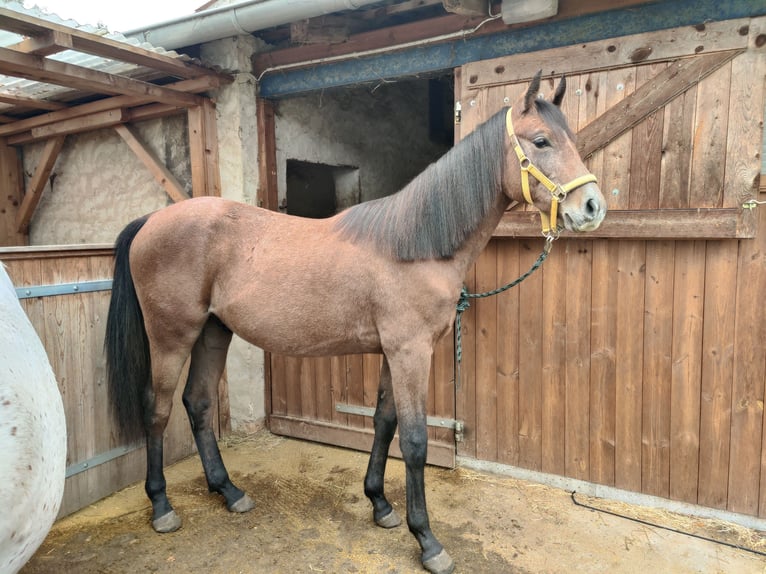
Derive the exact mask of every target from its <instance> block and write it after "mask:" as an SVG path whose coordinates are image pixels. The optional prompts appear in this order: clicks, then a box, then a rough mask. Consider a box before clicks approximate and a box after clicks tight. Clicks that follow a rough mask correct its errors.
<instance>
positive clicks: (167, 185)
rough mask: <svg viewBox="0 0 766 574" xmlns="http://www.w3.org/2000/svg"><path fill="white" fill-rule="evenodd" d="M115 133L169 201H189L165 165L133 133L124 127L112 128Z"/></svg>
mask: <svg viewBox="0 0 766 574" xmlns="http://www.w3.org/2000/svg"><path fill="white" fill-rule="evenodd" d="M114 129H115V131H116V132H117V133H118V134H119V135H120V137H121V138H122V139H123V140H124V141H125V143H126V144H128V147H129V148H130V149H131V150H133V153H134V154H136V157H138V159H140V160H141V162H142V163H143V164H144V165H145V166H146V168H147V169H148V170H149V171H150V172H151V174H152V175H153V176H154V179H156V180H157V182H158V183H159V184H160V185H161V186H162V187H163V188H164V189H165V192H166V193H167V194H168V195H169V196H170V199H172V200H173V201H175V202H176V203H178V202H179V201H183V200H184V199H189V196H188V195H186V192H185V191H184V189H183V186H182V185H181V184H180V183H179V181H178V180H177V179H176V177H175V176H174V175H173V174H172V173H171V172H170V170H169V169H168V168H167V167H165V165H164V164H163V163H162V162H161V161H160V160H159V158H158V157H157V156H156V155H155V154H154V152H152V150H150V149H149V148H147V147H146V146H145V145H144V144H143V143H142V142H141V141H140V140H139V138H138V136H136V134H135V132H134V131H133V130H132V129H131V128H130V127H128V126H126V125H118V126H114Z"/></svg>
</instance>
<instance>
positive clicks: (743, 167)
mask: <svg viewBox="0 0 766 574" xmlns="http://www.w3.org/2000/svg"><path fill="white" fill-rule="evenodd" d="M757 22H758V24H757V25H756V23H754V24H753V25H752V26H751V32H750V33H751V46H754V45H755V42H757V40H756V39H757V38H758V36H759V35H760V37H761V39H762V38H763V33H764V27H766V26H764V24H766V22H764V21H763V20H758V21H757ZM764 57H765V55H764V53H763V50H755V49H751V50H750V51H748V52H747V53H746V54H743V55H742V56H740V57H739V58H737V59H736V60H734V61H733V62H732V75H731V80H732V85H731V93H730V107H729V125H730V126H731V128H730V132H734V133H732V134H730V135H729V137H728V139H727V150H726V179H725V184H724V185H725V189H726V190H727V192H726V198H727V199H728V198H729V197H731V198H732V199H735V200H736V201H738V202H741V201H744V200H746V199H749V198H751V197H758V195H757V193H758V190H757V185H756V181H757V179H758V174H759V173H760V165H758V164H759V163H760V162H759V161H758V159H757V158H759V153H760V151H759V149H758V144H759V141H760V137H759V136H760V135H761V134H760V133H759V132H760V131H761V130H760V129H759V123H760V124H762V123H763V119H762V116H761V115H760V114H761V113H763V101H764V90H766V86H764V82H762V81H761V82H753V81H752V77H753V76H754V75H755V74H757V72H756V70H763V69H764ZM735 130H736V131H735ZM761 179H762V180H763V179H766V178H763V177H761ZM754 188H755V189H754ZM760 199H761V200H766V196H763V195H762V196H761V197H760ZM763 207H764V206H761V208H759V209H758V210H757V215H756V216H757V218H758V223H757V229H758V233H757V238H756V239H755V240H753V241H740V242H739V253H738V263H737V281H736V283H737V304H736V311H735V312H736V317H735V331H734V353H735V354H734V375H733V387H732V420H731V425H732V426H731V452H730V459H729V460H730V462H729V489H728V491H729V496H728V504H727V508H728V510H731V511H733V512H742V513H747V514H754V515H760V516H763V515H766V512H764V511H763V510H762V509H761V508H760V501H761V498H762V497H763V496H764V494H763V490H764V488H763V484H764V481H766V476H764V474H765V473H764V470H763V469H762V461H761V454H762V453H763V452H764V437H763V429H764V428H766V425H763V418H764V409H763V400H764V392H766V389H764V386H765V385H766V345H764V344H763V342H764V341H766V331H765V329H766V307H764V305H763V303H762V294H763V293H766V259H765V258H766V209H763Z"/></svg>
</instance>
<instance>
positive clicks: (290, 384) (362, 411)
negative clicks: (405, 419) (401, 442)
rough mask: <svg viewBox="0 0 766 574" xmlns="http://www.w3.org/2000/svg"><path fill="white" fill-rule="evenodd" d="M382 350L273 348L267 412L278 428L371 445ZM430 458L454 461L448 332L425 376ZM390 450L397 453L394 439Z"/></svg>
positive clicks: (443, 463) (449, 464)
mask: <svg viewBox="0 0 766 574" xmlns="http://www.w3.org/2000/svg"><path fill="white" fill-rule="evenodd" d="M381 364H382V355H373V354H368V355H347V356H338V357H319V358H295V357H287V356H283V355H276V354H271V360H270V367H271V397H270V399H271V414H270V416H269V428H270V429H271V431H272V432H274V433H276V434H283V435H287V436H293V437H298V438H304V439H308V440H313V441H317V442H323V443H327V444H333V445H337V446H344V447H349V448H354V449H357V450H364V451H369V450H370V448H371V447H372V437H373V425H372V413H373V411H374V408H375V402H376V399H377V390H378V381H379V379H380V368H381ZM428 384H429V403H428V415H429V425H431V426H430V427H429V429H430V430H429V439H430V441H429V446H428V462H429V463H430V464H435V465H439V466H447V467H453V466H454V465H455V441H454V433H455V431H454V429H453V428H451V427H452V424H453V422H454V421H453V419H454V416H455V415H454V413H455V391H454V382H453V346H452V338H451V336H450V335H447V336H446V337H445V339H443V340H442V341H441V342H440V343H439V345H438V346H437V348H436V350H435V352H434V358H433V361H432V365H431V375H430V378H429V383H428ZM391 453H392V454H393V455H395V456H400V452H399V446H398V440H396V439H395V440H394V442H393V443H392V445H391Z"/></svg>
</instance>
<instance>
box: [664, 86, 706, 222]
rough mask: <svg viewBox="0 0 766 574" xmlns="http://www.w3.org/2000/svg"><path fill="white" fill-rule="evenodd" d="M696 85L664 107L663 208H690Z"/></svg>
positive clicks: (697, 87)
mask: <svg viewBox="0 0 766 574" xmlns="http://www.w3.org/2000/svg"><path fill="white" fill-rule="evenodd" d="M698 89H699V84H698V85H697V86H696V87H695V88H692V89H689V90H687V91H686V92H684V93H683V94H680V95H679V96H678V97H677V98H675V99H674V100H673V101H671V102H669V103H668V105H667V106H665V118H664V122H663V129H664V133H663V136H662V163H661V169H662V173H661V177H660V189H659V206H660V207H661V208H665V209H674V208H675V209H683V208H689V207H692V203H691V201H690V199H691V197H690V196H691V169H692V168H691V155H692V154H691V150H692V147H693V145H694V139H693V135H694V119H695V110H696V101H697V91H698Z"/></svg>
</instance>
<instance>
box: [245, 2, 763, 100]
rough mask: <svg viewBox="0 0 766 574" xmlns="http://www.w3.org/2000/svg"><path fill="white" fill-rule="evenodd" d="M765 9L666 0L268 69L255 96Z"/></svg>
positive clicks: (448, 65) (392, 75) (408, 72)
mask: <svg viewBox="0 0 766 574" xmlns="http://www.w3.org/2000/svg"><path fill="white" fill-rule="evenodd" d="M764 14H766V2H764V1H763V0H731V1H721V0H671V1H665V2H658V3H656V4H649V5H646V6H641V7H639V8H624V9H621V10H613V11H609V12H601V13H598V14H591V15H588V16H582V17H580V18H573V19H571V20H562V21H557V22H548V23H544V24H540V25H538V26H532V27H529V28H521V29H516V30H510V31H506V32H501V33H497V34H489V35H486V36H476V37H469V38H465V39H460V40H455V41H452V42H449V43H444V44H438V45H433V46H421V47H418V48H412V49H409V50H402V51H400V52H392V53H386V54H380V55H376V56H370V57H368V58H361V59H350V60H343V61H337V62H330V63H327V64H324V65H320V66H316V67H314V68H303V69H296V70H284V71H275V72H273V73H267V74H266V75H265V76H264V77H263V78H262V79H261V82H260V95H261V96H262V97H264V98H280V97H285V96H288V95H294V94H299V93H303V92H310V91H315V90H322V89H326V88H333V87H338V86H346V85H351V84H360V83H365V82H375V81H379V80H383V79H390V78H401V77H403V76H412V75H416V74H427V73H431V72H437V71H444V70H451V69H452V68H455V67H457V66H462V65H463V64H467V63H469V62H476V61H479V60H487V59H490V58H498V57H500V56H509V55H512V54H520V53H528V52H536V51H539V50H546V49H549V48H560V47H562V46H571V45H573V44H581V43H586V42H595V41H598V40H605V39H607V38H616V37H619V36H628V35H631V34H640V33H643V32H654V31H656V30H663V29H667V28H678V27H682V26H692V25H695V24H699V23H701V22H708V21H719V20H732V19H735V18H746V17H754V16H762V15H764Z"/></svg>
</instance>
